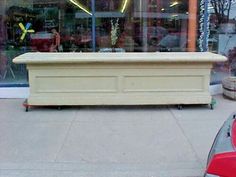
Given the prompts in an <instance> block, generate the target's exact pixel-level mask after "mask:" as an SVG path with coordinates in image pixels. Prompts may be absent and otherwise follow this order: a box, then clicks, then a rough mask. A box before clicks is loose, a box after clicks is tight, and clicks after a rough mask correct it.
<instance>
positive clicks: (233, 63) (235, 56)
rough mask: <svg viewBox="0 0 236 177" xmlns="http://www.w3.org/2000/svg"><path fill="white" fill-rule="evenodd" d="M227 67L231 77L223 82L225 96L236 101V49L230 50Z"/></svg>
mask: <svg viewBox="0 0 236 177" xmlns="http://www.w3.org/2000/svg"><path fill="white" fill-rule="evenodd" d="M227 65H228V68H229V73H230V76H229V77H226V78H225V79H223V81H222V85H223V94H224V95H225V96H226V97H228V98H231V99H234V100H236V47H234V48H233V49H231V50H229V53H228V60H227Z"/></svg>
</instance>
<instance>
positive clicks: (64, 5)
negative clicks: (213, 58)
mask: <svg viewBox="0 0 236 177" xmlns="http://www.w3.org/2000/svg"><path fill="white" fill-rule="evenodd" d="M212 2H214V1H211V2H208V0H120V1H117V0H0V92H1V88H9V87H11V88H12V87H17V88H19V87H28V81H27V70H26V67H25V66H24V65H15V64H13V63H12V59H13V58H14V57H16V56H18V55H20V54H23V53H26V52H111V51H112V50H115V51H116V52H192V51H198V52H203V51H212V52H216V53H221V54H224V55H226V56H227V55H229V52H231V51H232V50H236V48H234V47H236V42H235V41H236V35H235V33H236V32H235V17H236V5H235V1H234V0H228V4H226V5H229V6H227V7H228V8H229V9H227V7H225V9H224V10H223V11H224V12H225V13H224V14H223V15H222V14H221V15H222V18H223V20H222V21H221V22H222V24H220V19H219V14H217V7H216V6H214V5H217V2H219V1H216V4H212ZM225 18H226V21H227V27H228V28H226V27H224V26H222V25H223V24H225V23H223V21H224V22H226V21H225ZM228 71H229V70H228V67H227V64H226V63H217V64H216V66H215V67H214V69H213V71H212V84H215V83H220V81H221V79H222V78H223V77H224V76H225V75H227V74H229V72H228Z"/></svg>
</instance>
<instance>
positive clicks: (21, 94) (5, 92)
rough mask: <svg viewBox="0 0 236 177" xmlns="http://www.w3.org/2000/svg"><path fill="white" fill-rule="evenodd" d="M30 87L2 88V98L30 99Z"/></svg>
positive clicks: (216, 88) (215, 90) (214, 90)
mask: <svg viewBox="0 0 236 177" xmlns="http://www.w3.org/2000/svg"><path fill="white" fill-rule="evenodd" d="M210 93H211V95H218V94H222V93H223V89H222V85H221V84H218V85H211V86H210ZM28 96H29V87H3V88H0V98H28Z"/></svg>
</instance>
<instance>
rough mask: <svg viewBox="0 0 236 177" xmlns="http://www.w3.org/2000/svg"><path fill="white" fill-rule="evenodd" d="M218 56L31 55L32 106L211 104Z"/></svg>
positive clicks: (28, 59) (25, 59)
mask: <svg viewBox="0 0 236 177" xmlns="http://www.w3.org/2000/svg"><path fill="white" fill-rule="evenodd" d="M225 60H226V58H225V57H223V56H221V55H217V54H212V53H27V54H23V55H21V56H19V57H16V58H15V59H14V63H20V64H22V63H25V64H27V68H28V70H29V85H30V96H29V98H28V104H29V105H57V106H59V105H61V106H63V105H149V104H150V105H152V104H160V105H164V104H210V102H211V95H210V93H209V82H210V70H211V67H212V63H213V62H220V61H225Z"/></svg>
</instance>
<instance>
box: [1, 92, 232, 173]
mask: <svg viewBox="0 0 236 177" xmlns="http://www.w3.org/2000/svg"><path fill="white" fill-rule="evenodd" d="M215 99H216V100H217V105H216V108H215V110H213V111H212V110H210V109H209V108H207V107H206V106H187V107H184V109H183V110H177V109H176V107H158V106H151V107H150V106H148V107H140V106H136V107H128V106H127V107H71V108H64V109H63V110H61V111H58V110H57V109H55V108H36V109H33V110H31V111H30V112H28V113H26V112H25V111H24V108H23V107H22V102H23V100H11V99H6V100H4V99H1V100H0V177H200V176H202V175H203V173H204V168H205V164H206V159H207V154H208V151H209V150H210V147H211V144H212V142H213V140H214V137H215V135H216V133H217V131H218V130H219V128H220V127H221V125H222V124H223V122H224V120H225V119H227V118H228V117H229V115H230V114H231V113H232V112H234V111H236V102H234V101H230V100H227V99H224V98H223V97H222V96H221V95H218V96H216V97H215Z"/></svg>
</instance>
